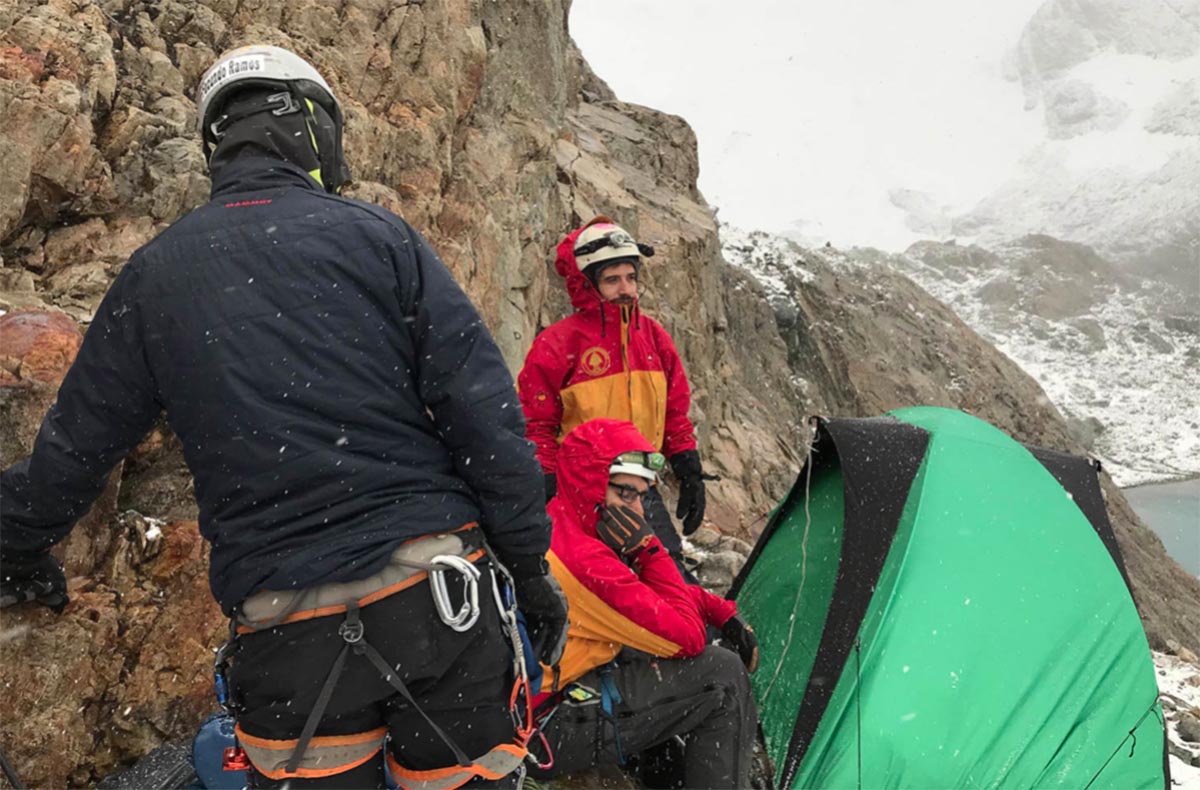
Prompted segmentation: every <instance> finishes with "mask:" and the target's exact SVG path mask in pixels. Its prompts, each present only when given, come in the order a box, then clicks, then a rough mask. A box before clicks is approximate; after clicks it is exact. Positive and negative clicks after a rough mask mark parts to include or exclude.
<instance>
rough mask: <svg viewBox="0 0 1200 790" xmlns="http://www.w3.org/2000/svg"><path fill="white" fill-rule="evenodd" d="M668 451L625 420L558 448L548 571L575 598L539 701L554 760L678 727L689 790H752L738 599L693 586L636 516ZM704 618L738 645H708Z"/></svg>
mask: <svg viewBox="0 0 1200 790" xmlns="http://www.w3.org/2000/svg"><path fill="white" fill-rule="evenodd" d="M663 463H664V459H663V456H662V455H661V454H659V453H658V452H657V451H656V450H655V448H654V446H653V445H652V444H650V442H648V441H647V440H646V439H645V438H644V437H643V436H642V435H641V434H640V433H638V431H637V429H636V428H635V427H634V426H633V425H632V424H631V423H628V422H623V421H619V420H610V419H596V420H591V421H589V422H586V423H584V424H583V425H581V426H579V427H578V428H576V429H575V430H573V431H571V433H569V434H568V435H567V437H566V438H565V440H564V441H563V443H562V447H561V449H560V450H559V452H558V476H559V481H558V493H557V495H556V496H555V497H554V499H552V500H551V501H550V504H549V505H548V507H547V510H548V511H549V513H550V517H551V519H552V521H553V523H554V529H553V533H552V538H551V550H550V552H549V553H548V554H547V555H546V559H547V561H548V562H549V564H550V568H551V572H552V573H553V574H554V576H555V577H556V578H557V580H558V582H559V584H561V585H562V588H563V591H564V592H565V593H566V596H567V600H568V602H569V611H570V615H569V619H570V628H569V631H568V637H567V646H566V650H565V651H564V653H563V657H562V661H561V662H560V664H559V665H558V675H557V677H556V678H555V677H553V675H552V674H550V673H549V672H548V673H547V675H546V676H545V677H546V681H545V682H544V683H543V689H544V690H545V693H544V694H543V695H542V696H541V698H540V699H538V700H535V702H536V703H537V705H538V715H539V717H540V718H541V721H542V733H543V735H544V736H545V738H546V745H547V746H548V747H549V749H550V751H551V753H552V756H553V760H554V764H553V771H554V772H559V771H565V772H572V771H578V770H581V769H585V768H589V767H591V766H594V765H596V764H597V763H598V762H604V761H611V762H614V763H623V762H624V761H625V759H626V758H627V757H631V756H633V755H636V754H638V753H639V752H642V751H644V750H647V749H650V748H651V747H655V746H658V745H659V744H663V743H666V742H667V741H670V740H673V739H674V738H675V737H676V736H681V737H682V739H683V741H684V766H683V770H682V773H683V778H684V782H685V785H686V786H687V787H689V788H700V787H748V786H749V784H748V781H749V774H748V772H749V766H750V759H751V752H752V749H753V744H754V737H755V733H756V722H757V719H756V715H757V714H756V711H755V707H754V699H753V697H752V695H751V691H750V680H749V676H748V672H747V670H749V671H751V672H752V671H753V670H754V668H755V665H756V664H757V662H758V645H757V642H756V641H755V639H754V634H753V632H752V631H751V629H750V628H749V627H748V626H746V625H745V624H744V623H743V622H742V621H741V619H740V618H738V617H737V607H736V604H734V602H733V601H727V600H724V599H722V598H719V597H718V596H716V595H713V594H712V593H710V592H708V591H707V590H704V589H703V588H701V587H699V586H697V585H694V584H687V583H685V582H684V580H683V578H682V577H681V576H680V574H679V571H678V569H677V568H676V567H675V564H674V562H672V560H671V558H670V556H669V555H668V553H667V552H666V550H665V549H664V548H663V545H662V543H661V541H660V540H659V538H658V537H656V536H655V534H654V531H653V530H652V529H650V527H649V526H647V524H646V521H645V519H644V517H643V513H642V505H641V501H642V497H643V496H644V495H645V493H646V491H647V490H648V489H649V487H650V486H651V485H653V484H654V483H655V481H656V479H657V472H658V471H660V470H661V469H662V467H663ZM708 625H713V626H714V627H716V628H718V629H720V630H721V633H722V637H723V642H724V643H725V644H726V645H728V646H730V647H732V648H734V649H735V650H736V652H730V650H727V649H725V648H724V647H717V646H712V645H708V644H706V628H707V626H708Z"/></svg>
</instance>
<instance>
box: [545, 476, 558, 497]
mask: <svg viewBox="0 0 1200 790" xmlns="http://www.w3.org/2000/svg"><path fill="white" fill-rule="evenodd" d="M557 493H558V477H557V476H555V475H554V473H553V472H551V473H550V474H548V475H546V502H547V503H549V502H550V500H551V499H554V495H555V494H557Z"/></svg>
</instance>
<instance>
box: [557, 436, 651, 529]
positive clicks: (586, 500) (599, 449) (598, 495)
mask: <svg viewBox="0 0 1200 790" xmlns="http://www.w3.org/2000/svg"><path fill="white" fill-rule="evenodd" d="M631 450H642V451H644V452H648V453H653V452H657V450H656V449H655V448H654V446H653V445H652V444H650V442H649V441H647V440H646V437H644V436H642V435H641V434H640V433H638V429H637V428H635V427H633V423H630V422H625V421H624V420H610V419H607V418H600V419H595V420H589V421H588V422H585V423H584V424H583V425H580V426H579V427H578V428H576V429H575V430H573V431H571V432H570V433H569V434H567V436H566V438H565V439H563V443H562V447H560V448H559V451H558V496H556V497H555V498H554V499H555V500H557V501H558V503H559V505H558V506H559V507H563V508H565V509H566V510H567V511H568V512H569V513H570V514H571V515H572V516H573V517H574V518H573V520H574V521H576V522H577V523H579V524H580V525H581V526H582V527H583V530H584V532H586V533H587V534H589V535H593V536H594V535H595V534H596V522H597V520H598V519H599V516H598V514H597V506H599V505H602V504H604V499H605V495H606V494H607V489H608V468H609V467H610V466H612V462H613V459H614V458H616V457H617V456H618V455H620V454H621V453H627V452H629V451H631ZM551 505H552V506H553V505H554V502H553V501H552V502H551ZM556 523H557V522H556Z"/></svg>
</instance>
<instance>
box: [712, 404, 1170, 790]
mask: <svg viewBox="0 0 1200 790" xmlns="http://www.w3.org/2000/svg"><path fill="white" fill-rule="evenodd" d="M730 597H734V598H736V599H737V602H738V608H739V609H740V611H741V612H742V613H743V615H744V616H745V618H746V620H747V621H748V622H750V623H752V624H753V625H754V628H755V631H756V633H757V634H758V638H759V643H760V651H761V663H760V666H759V670H758V672H757V673H756V674H755V675H754V688H755V696H756V697H757V700H758V704H759V715H760V717H761V720H762V723H763V733H764V735H765V737H766V743H767V749H768V752H769V754H770V756H771V758H772V760H773V761H774V763H775V768H776V780H777V786H778V787H780V788H860V787H861V788H884V787H887V788H939V787H956V788H960V787H961V788H967V787H1014V788H1017V787H1019V788H1031V787H1069V788H1122V789H1124V788H1143V787H1145V788H1163V787H1165V786H1169V776H1168V769H1167V764H1166V750H1165V743H1166V742H1165V737H1164V731H1163V721H1162V711H1161V709H1160V707H1159V705H1158V702H1157V697H1158V689H1157V685H1156V681H1155V672H1154V665H1153V662H1152V660H1151V656H1150V649H1149V646H1148V645H1147V643H1146V637H1145V634H1144V632H1143V630H1142V625H1141V621H1140V619H1139V617H1138V613H1137V609H1136V607H1135V605H1134V601H1133V597H1132V595H1131V593H1130V590H1129V586H1128V581H1127V577H1126V575H1125V571H1124V567H1123V563H1122V561H1121V557H1120V553H1119V550H1118V548H1117V544H1116V540H1115V538H1114V537H1113V534H1112V527H1111V525H1110V524H1109V522H1108V518H1107V516H1106V514H1105V509H1104V503H1103V500H1102V498H1101V493H1100V488H1099V484H1098V481H1097V479H1096V470H1095V468H1093V466H1092V464H1091V462H1089V461H1087V460H1085V459H1081V458H1076V457H1074V456H1069V455H1065V454H1061V453H1055V452H1052V451H1046V450H1040V449H1028V448H1025V447H1023V446H1022V445H1020V444H1018V443H1017V442H1015V441H1013V440H1012V439H1011V438H1009V437H1008V436H1007V435H1005V434H1004V433H1002V432H1001V431H999V430H997V429H996V428H994V427H992V426H990V425H988V424H987V423H985V422H983V421H981V420H978V419H976V418H974V417H970V416H968V415H966V414H963V413H961V412H957V411H953V410H948V409H938V408H928V407H921V408H914V409H905V410H902V411H897V412H894V413H892V414H890V415H888V416H885V417H880V418H873V419H844V420H823V421H820V422H819V425H818V430H817V435H816V438H815V440H814V443H813V447H812V453H811V455H810V461H809V463H807V464H806V466H805V468H804V469H803V470H802V471H801V473H800V477H799V479H798V481H797V483H796V484H795V486H794V487H793V489H792V491H791V493H790V494H789V495H788V497H787V498H786V499H785V500H784V501H783V502H782V503H781V504H780V506H779V507H778V509H777V510H776V511H775V513H774V514H773V515H772V518H771V520H770V522H769V523H768V525H767V527H766V528H765V529H764V531H763V534H762V536H761V537H760V538H759V541H758V543H757V545H756V546H755V549H754V551H753V553H752V554H751V555H750V558H749V560H748V561H747V563H746V566H745V567H744V568H743V570H742V572H741V574H739V576H738V578H737V580H735V582H734V586H733V589H732V590H731V591H730Z"/></svg>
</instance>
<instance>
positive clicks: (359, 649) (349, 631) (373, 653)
mask: <svg viewBox="0 0 1200 790" xmlns="http://www.w3.org/2000/svg"><path fill="white" fill-rule="evenodd" d="M358 611H359V607H358V603H356V602H353V601H351V602H350V603H348V604H346V620H345V622H343V623H342V624H341V626H340V627H338V636H340V637H341V638H342V639H343V640H344V641H345V643H346V644H345V645H343V646H342V649H341V651H340V652H339V653H338V655H337V658H336V659H334V661H333V667H332V668H331V669H330V670H329V675H328V676H327V677H326V678H325V685H323V686H322V687H321V693H320V694H318V695H317V701H316V703H315V704H314V705H313V709H312V711H311V712H310V713H309V714H308V719H307V720H306V721H305V722H304V729H303V730H302V731H301V733H300V739H299V740H298V741H297V742H296V749H295V750H294V751H293V752H292V756H291V757H290V758H289V759H288V762H287V767H286V769H285V770H286V771H287V772H288V773H289V774H291V773H295V772H296V769H298V768H299V767H300V761H301V760H303V759H304V752H305V751H307V749H308V744H309V743H310V742H311V741H312V738H313V734H314V733H316V731H317V726H318V725H319V724H320V723H321V718H322V717H323V716H324V715H325V708H327V707H329V700H330V699H331V698H332V697H333V689H334V687H335V686H337V682H338V678H339V677H341V675H342V670H343V669H344V668H345V666H346V655H347V654H348V653H349V652H350V651H351V650H353V651H354V652H355V653H356V654H358V655H365V656H366V657H367V660H369V661H370V662H371V663H372V664H374V665H375V668H376V669H378V670H379V674H381V675H382V676H383V679H384V680H386V681H387V682H388V684H389V685H391V687H392V688H394V689H395V690H396V691H398V692H399V693H400V696H402V697H404V699H405V700H406V701H407V702H408V704H409V705H412V707H413V710H415V711H416V712H417V713H419V714H421V718H423V719H425V721H426V722H427V723H428V724H429V726H430V727H432V728H433V731H434V732H435V733H437V736H438V737H439V738H441V739H442V741H443V742H444V743H445V744H446V746H448V747H449V748H450V751H451V752H453V753H454V759H455V761H456V762H457V763H458V765H459V766H462V767H464V768H465V767H469V766H471V765H472V761H471V759H470V758H468V757H467V755H466V754H465V753H463V750H462V749H460V748H459V747H458V744H457V743H455V742H454V741H453V740H451V738H450V736H449V735H447V734H446V733H445V731H444V730H442V728H441V727H439V726H437V724H436V723H435V722H434V721H433V719H431V718H429V714H427V713H426V712H425V711H424V710H423V709H422V708H421V706H420V705H418V704H417V701H416V699H414V698H413V695H412V692H410V691H409V690H408V687H407V686H405V685H404V682H403V681H401V680H400V677H399V676H398V675H397V674H396V671H395V670H394V669H392V668H391V667H390V666H388V663H387V661H385V660H384V658H383V656H381V655H379V651H378V650H376V649H375V648H373V647H371V645H370V644H368V643H367V640H366V639H365V638H364V635H365V629H364V628H363V623H362V619H361V618H360V617H359V614H358Z"/></svg>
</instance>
